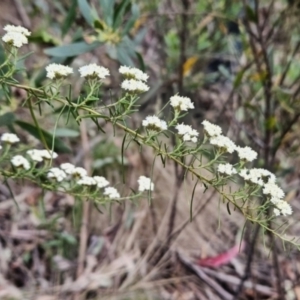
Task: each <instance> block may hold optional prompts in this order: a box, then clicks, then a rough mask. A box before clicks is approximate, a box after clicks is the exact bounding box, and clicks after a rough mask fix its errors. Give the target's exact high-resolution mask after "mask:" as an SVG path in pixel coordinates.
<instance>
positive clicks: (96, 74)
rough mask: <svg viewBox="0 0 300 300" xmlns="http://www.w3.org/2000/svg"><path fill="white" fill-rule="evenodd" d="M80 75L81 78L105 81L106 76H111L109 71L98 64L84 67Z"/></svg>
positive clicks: (80, 70)
mask: <svg viewBox="0 0 300 300" xmlns="http://www.w3.org/2000/svg"><path fill="white" fill-rule="evenodd" d="M78 71H79V73H80V76H81V77H84V78H86V79H89V78H91V79H95V78H99V79H105V77H106V76H109V71H108V69H106V68H104V67H101V66H98V65H96V64H89V65H86V66H83V67H81V68H79V70H78Z"/></svg>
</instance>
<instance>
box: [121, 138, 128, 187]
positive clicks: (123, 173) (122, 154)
mask: <svg viewBox="0 0 300 300" xmlns="http://www.w3.org/2000/svg"><path fill="white" fill-rule="evenodd" d="M126 137H127V133H125V135H124V138H123V141H122V148H121V168H122V170H121V172H122V179H123V183H124V184H125V172H124V146H125V142H126Z"/></svg>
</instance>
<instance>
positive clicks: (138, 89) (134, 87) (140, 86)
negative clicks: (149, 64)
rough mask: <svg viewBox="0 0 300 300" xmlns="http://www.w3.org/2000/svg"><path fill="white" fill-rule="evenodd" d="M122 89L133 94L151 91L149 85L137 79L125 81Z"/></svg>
mask: <svg viewBox="0 0 300 300" xmlns="http://www.w3.org/2000/svg"><path fill="white" fill-rule="evenodd" d="M121 88H122V89H123V90H126V91H128V92H132V93H144V92H147V91H148V90H149V86H148V85H147V84H145V83H144V82H142V81H139V80H135V79H125V80H124V81H123V82H122V84H121Z"/></svg>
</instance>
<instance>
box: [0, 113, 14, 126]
mask: <svg viewBox="0 0 300 300" xmlns="http://www.w3.org/2000/svg"><path fill="white" fill-rule="evenodd" d="M15 120H16V116H15V114H13V113H12V112H8V113H5V114H4V115H1V116H0V127H2V126H9V125H12V124H13V123H14V122H15Z"/></svg>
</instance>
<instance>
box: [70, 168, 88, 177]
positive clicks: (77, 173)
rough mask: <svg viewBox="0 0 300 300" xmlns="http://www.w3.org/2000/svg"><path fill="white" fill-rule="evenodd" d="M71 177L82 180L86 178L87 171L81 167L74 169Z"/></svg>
mask: <svg viewBox="0 0 300 300" xmlns="http://www.w3.org/2000/svg"><path fill="white" fill-rule="evenodd" d="M71 174H72V176H73V177H75V178H76V177H79V178H83V177H86V176H87V171H86V169H84V168H81V167H76V168H74V169H73V171H72V172H71Z"/></svg>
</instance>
